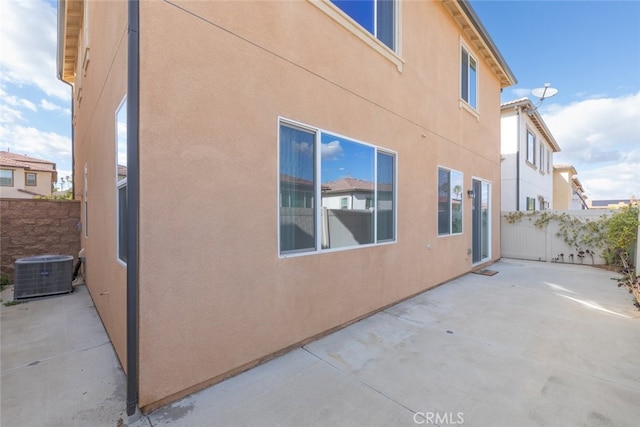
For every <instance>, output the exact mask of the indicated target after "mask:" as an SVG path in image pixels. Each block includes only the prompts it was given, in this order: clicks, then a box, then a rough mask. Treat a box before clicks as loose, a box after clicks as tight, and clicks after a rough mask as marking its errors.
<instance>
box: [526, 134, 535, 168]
mask: <svg viewBox="0 0 640 427" xmlns="http://www.w3.org/2000/svg"><path fill="white" fill-rule="evenodd" d="M527 161H528V162H529V163H531V164H532V165H535V164H536V137H535V136H534V135H533V133H531V131H530V130H527Z"/></svg>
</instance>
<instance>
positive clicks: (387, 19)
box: [332, 0, 396, 50]
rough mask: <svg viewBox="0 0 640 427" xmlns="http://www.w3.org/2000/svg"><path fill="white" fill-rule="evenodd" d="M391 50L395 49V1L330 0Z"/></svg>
mask: <svg viewBox="0 0 640 427" xmlns="http://www.w3.org/2000/svg"><path fill="white" fill-rule="evenodd" d="M332 3H333V4H335V5H336V6H338V7H339V8H340V9H341V10H342V11H343V12H344V13H346V14H347V15H349V16H350V17H351V18H352V19H353V20H354V21H356V22H357V23H358V24H360V25H361V26H362V27H363V28H364V29H365V30H367V31H368V32H370V33H371V34H373V36H374V37H376V38H377V39H378V40H380V41H381V42H382V43H384V44H385V45H387V47H389V48H390V49H391V50H395V49H396V0H332Z"/></svg>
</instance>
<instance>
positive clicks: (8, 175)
mask: <svg viewBox="0 0 640 427" xmlns="http://www.w3.org/2000/svg"><path fill="white" fill-rule="evenodd" d="M0 186H2V187H13V171H12V170H11V169H0Z"/></svg>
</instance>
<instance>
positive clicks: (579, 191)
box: [553, 164, 589, 210]
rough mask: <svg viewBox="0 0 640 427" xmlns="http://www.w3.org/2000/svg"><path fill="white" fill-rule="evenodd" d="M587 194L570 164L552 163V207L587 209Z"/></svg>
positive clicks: (557, 208)
mask: <svg viewBox="0 0 640 427" xmlns="http://www.w3.org/2000/svg"><path fill="white" fill-rule="evenodd" d="M587 198H588V197H587V194H586V193H585V191H584V187H583V186H582V183H581V182H580V180H579V179H578V172H577V171H576V168H574V167H573V166H572V165H566V164H557V165H553V208H554V209H556V210H585V209H589V204H588V203H587Z"/></svg>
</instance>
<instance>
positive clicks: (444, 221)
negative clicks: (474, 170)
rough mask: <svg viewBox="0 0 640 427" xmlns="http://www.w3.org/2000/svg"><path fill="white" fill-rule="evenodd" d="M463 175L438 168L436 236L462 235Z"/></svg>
mask: <svg viewBox="0 0 640 427" xmlns="http://www.w3.org/2000/svg"><path fill="white" fill-rule="evenodd" d="M462 183H463V174H462V172H458V171H455V170H452V169H447V168H438V235H439V236H444V235H448V234H460V233H462V193H463V191H462Z"/></svg>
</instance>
